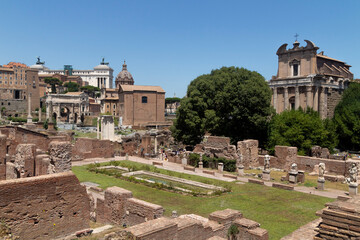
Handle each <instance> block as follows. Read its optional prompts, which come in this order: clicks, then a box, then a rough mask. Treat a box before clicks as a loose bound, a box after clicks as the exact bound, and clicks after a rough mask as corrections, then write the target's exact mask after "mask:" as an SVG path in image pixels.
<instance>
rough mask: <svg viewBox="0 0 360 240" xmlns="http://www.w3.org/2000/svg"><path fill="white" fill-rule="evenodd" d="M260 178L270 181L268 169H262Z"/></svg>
mask: <svg viewBox="0 0 360 240" xmlns="http://www.w3.org/2000/svg"><path fill="white" fill-rule="evenodd" d="M262 179H263V180H264V181H270V180H271V178H270V171H267V170H265V171H263V173H262Z"/></svg>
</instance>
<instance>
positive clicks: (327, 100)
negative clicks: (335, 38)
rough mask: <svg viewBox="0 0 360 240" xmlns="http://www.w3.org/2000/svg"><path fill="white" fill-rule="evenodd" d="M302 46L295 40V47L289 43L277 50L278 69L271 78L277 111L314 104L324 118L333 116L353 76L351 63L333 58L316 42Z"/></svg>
mask: <svg viewBox="0 0 360 240" xmlns="http://www.w3.org/2000/svg"><path fill="white" fill-rule="evenodd" d="M305 42H306V43H307V45H306V46H305V47H300V46H299V45H300V43H299V42H298V41H295V42H294V44H293V48H291V49H287V48H286V47H287V44H283V45H281V47H280V48H279V49H278V50H277V52H276V54H277V55H278V58H279V59H278V72H277V75H276V76H273V78H272V79H271V80H270V81H269V86H270V88H271V89H272V91H273V98H272V104H273V106H274V108H275V109H276V112H277V113H281V112H283V111H284V110H291V109H298V108H299V107H301V108H302V109H306V108H307V107H310V108H313V109H314V110H315V111H318V112H319V114H320V116H321V118H327V117H332V116H333V115H334V110H335V106H336V105H337V104H338V102H339V101H340V99H341V94H342V92H343V90H344V89H346V88H347V86H348V85H349V82H350V81H351V80H352V79H353V74H352V72H350V70H349V69H350V67H351V66H350V65H348V64H346V63H345V62H343V61H340V60H337V59H334V58H330V57H328V56H325V55H324V52H320V53H317V50H318V49H319V48H318V47H317V46H316V45H315V44H314V43H313V42H311V41H309V40H305Z"/></svg>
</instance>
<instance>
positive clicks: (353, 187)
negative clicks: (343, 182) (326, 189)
mask: <svg viewBox="0 0 360 240" xmlns="http://www.w3.org/2000/svg"><path fill="white" fill-rule="evenodd" d="M357 192H358V184H357V183H350V184H349V195H350V196H355V195H357Z"/></svg>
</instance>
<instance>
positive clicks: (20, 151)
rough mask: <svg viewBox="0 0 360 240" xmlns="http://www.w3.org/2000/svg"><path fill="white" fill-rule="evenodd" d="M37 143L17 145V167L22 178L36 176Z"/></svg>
mask: <svg viewBox="0 0 360 240" xmlns="http://www.w3.org/2000/svg"><path fill="white" fill-rule="evenodd" d="M35 153H36V145H35V144H19V145H18V146H17V147H16V155H15V162H14V164H15V167H16V171H17V172H18V173H19V176H20V178H25V177H33V176H35Z"/></svg>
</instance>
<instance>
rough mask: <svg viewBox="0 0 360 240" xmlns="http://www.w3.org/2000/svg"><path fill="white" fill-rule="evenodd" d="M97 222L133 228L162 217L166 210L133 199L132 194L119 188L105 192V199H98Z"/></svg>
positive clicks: (108, 189)
mask: <svg viewBox="0 0 360 240" xmlns="http://www.w3.org/2000/svg"><path fill="white" fill-rule="evenodd" d="M96 202H97V204H96V221H98V222H102V223H112V224H118V225H121V226H122V225H123V224H126V225H127V226H133V225H136V224H139V223H143V222H146V221H148V220H152V219H155V218H159V217H161V216H162V214H163V212H164V209H163V208H162V207H161V206H159V205H156V204H152V203H148V202H145V201H142V200H139V199H136V198H133V197H132V192H131V191H128V190H126V189H123V188H119V187H110V188H107V189H106V190H105V195H104V199H100V198H97V201H96Z"/></svg>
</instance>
